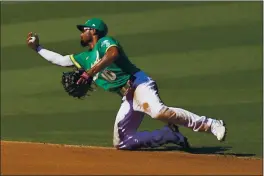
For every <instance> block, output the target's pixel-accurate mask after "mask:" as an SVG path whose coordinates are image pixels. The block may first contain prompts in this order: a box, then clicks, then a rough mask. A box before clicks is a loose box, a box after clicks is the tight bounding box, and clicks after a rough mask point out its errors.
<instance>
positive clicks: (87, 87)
mask: <svg viewBox="0 0 264 176" xmlns="http://www.w3.org/2000/svg"><path fill="white" fill-rule="evenodd" d="M83 72H84V70H73V71H69V72H63V73H62V80H61V83H62V85H63V88H64V90H65V91H66V92H67V93H68V94H69V95H70V96H72V97H74V98H76V97H77V98H79V99H80V98H84V97H85V96H88V92H89V91H94V88H93V87H92V83H93V80H92V79H90V80H89V81H87V83H85V84H77V81H78V80H79V78H80V76H81V75H82V73H83Z"/></svg>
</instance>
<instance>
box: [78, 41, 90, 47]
mask: <svg viewBox="0 0 264 176" xmlns="http://www.w3.org/2000/svg"><path fill="white" fill-rule="evenodd" d="M80 43H81V46H82V47H86V46H88V44H89V42H88V41H83V40H81V42H80Z"/></svg>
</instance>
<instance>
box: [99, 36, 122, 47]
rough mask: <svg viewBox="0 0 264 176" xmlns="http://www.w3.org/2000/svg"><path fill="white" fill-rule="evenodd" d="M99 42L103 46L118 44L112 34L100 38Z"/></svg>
mask: <svg viewBox="0 0 264 176" xmlns="http://www.w3.org/2000/svg"><path fill="white" fill-rule="evenodd" d="M98 44H99V45H100V46H101V47H102V46H104V45H106V46H107V45H112V44H118V41H117V40H116V39H115V38H114V37H111V36H105V37H102V38H100V39H99V41H98Z"/></svg>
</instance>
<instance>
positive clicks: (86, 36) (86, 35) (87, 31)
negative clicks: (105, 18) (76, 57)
mask: <svg viewBox="0 0 264 176" xmlns="http://www.w3.org/2000/svg"><path fill="white" fill-rule="evenodd" d="M91 31H92V29H91V28H84V30H83V31H82V33H81V36H80V37H81V45H82V46H83V47H86V46H88V44H89V42H90V41H92V34H91Z"/></svg>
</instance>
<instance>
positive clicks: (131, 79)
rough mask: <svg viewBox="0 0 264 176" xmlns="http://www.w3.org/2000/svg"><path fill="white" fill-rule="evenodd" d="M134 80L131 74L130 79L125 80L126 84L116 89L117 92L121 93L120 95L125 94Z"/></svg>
mask: <svg viewBox="0 0 264 176" xmlns="http://www.w3.org/2000/svg"><path fill="white" fill-rule="evenodd" d="M134 80H135V77H134V76H131V77H130V79H129V80H128V81H127V82H126V84H125V85H123V86H122V87H121V88H120V90H119V91H118V94H119V95H121V96H122V97H123V96H125V95H126V94H127V92H128V90H129V89H130V88H131V87H132V84H133V82H134Z"/></svg>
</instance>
